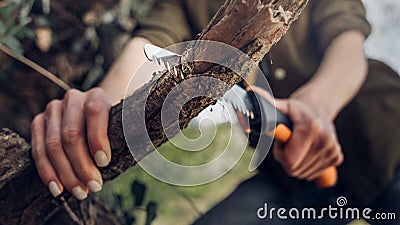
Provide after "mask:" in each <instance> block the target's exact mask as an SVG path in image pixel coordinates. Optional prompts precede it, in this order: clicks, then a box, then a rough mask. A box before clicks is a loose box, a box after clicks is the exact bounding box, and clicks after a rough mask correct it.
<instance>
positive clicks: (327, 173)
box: [249, 91, 338, 188]
mask: <svg viewBox="0 0 400 225" xmlns="http://www.w3.org/2000/svg"><path fill="white" fill-rule="evenodd" d="M249 95H250V96H251V95H253V100H254V99H255V98H254V96H255V95H257V94H256V93H255V92H252V91H249ZM257 101H261V102H260V104H259V106H258V107H259V110H260V111H263V113H264V116H268V115H273V111H275V110H276V125H275V129H274V130H272V131H269V132H267V133H268V135H269V136H271V137H273V138H274V139H275V140H277V141H279V142H281V143H286V142H288V141H289V139H290V137H291V136H292V129H293V124H292V121H291V120H290V118H289V117H288V116H287V115H285V114H283V113H282V112H281V111H280V110H279V109H276V108H275V107H274V106H273V105H272V104H271V103H269V102H268V101H267V100H266V99H264V98H263V97H261V96H259V95H257ZM253 102H254V101H253ZM271 113H272V114H271ZM337 179H338V173H337V170H336V167H335V166H331V167H329V168H327V169H325V170H324V171H323V172H322V174H321V176H319V177H318V178H317V179H316V180H315V182H316V184H317V186H318V187H319V188H329V187H332V186H334V185H335V184H336V182H337Z"/></svg>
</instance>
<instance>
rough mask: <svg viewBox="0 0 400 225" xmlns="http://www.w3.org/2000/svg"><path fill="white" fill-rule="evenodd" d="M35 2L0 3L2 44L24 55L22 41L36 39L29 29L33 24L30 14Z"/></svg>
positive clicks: (8, 0) (15, 0) (0, 41)
mask: <svg viewBox="0 0 400 225" xmlns="http://www.w3.org/2000/svg"><path fill="white" fill-rule="evenodd" d="M34 1H35V0H4V1H0V43H2V44H4V45H5V46H7V47H9V48H10V49H12V50H14V51H15V52H16V53H18V54H23V48H22V44H21V39H23V38H32V39H33V38H35V34H34V32H33V31H32V30H31V29H29V28H28V27H27V25H28V24H29V23H30V22H31V18H30V17H29V13H30V11H31V9H32V6H33V3H34Z"/></svg>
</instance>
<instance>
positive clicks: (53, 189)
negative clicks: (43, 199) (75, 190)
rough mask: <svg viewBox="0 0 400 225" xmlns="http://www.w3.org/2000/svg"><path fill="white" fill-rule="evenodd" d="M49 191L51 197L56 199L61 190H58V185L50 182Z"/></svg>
mask: <svg viewBox="0 0 400 225" xmlns="http://www.w3.org/2000/svg"><path fill="white" fill-rule="evenodd" d="M49 190H50V193H51V195H53V197H57V196H59V195H60V194H61V190H60V188H58V185H57V183H56V182H55V181H51V182H50V183H49Z"/></svg>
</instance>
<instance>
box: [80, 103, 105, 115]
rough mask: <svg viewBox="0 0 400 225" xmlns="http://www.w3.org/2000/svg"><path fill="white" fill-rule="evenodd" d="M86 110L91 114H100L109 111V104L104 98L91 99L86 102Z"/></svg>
mask: <svg viewBox="0 0 400 225" xmlns="http://www.w3.org/2000/svg"><path fill="white" fill-rule="evenodd" d="M85 111H86V112H87V113H89V114H100V113H102V112H104V111H108V104H107V103H106V102H105V101H102V100H90V101H87V102H86V103H85Z"/></svg>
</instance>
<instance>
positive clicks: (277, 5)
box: [0, 0, 308, 225]
mask: <svg viewBox="0 0 400 225" xmlns="http://www.w3.org/2000/svg"><path fill="white" fill-rule="evenodd" d="M307 2H308V1H307V0H227V1H226V3H225V4H224V5H223V6H222V7H221V9H220V10H219V11H218V12H217V14H216V15H215V17H214V18H213V19H212V21H211V22H210V24H209V25H208V26H207V27H206V28H205V29H204V30H203V31H202V33H201V34H200V35H199V36H198V40H213V41H219V42H223V43H226V44H229V45H231V46H233V47H236V48H238V49H240V50H242V51H243V52H244V53H246V54H247V55H248V56H249V57H250V58H251V59H252V60H253V61H254V62H255V63H258V62H260V61H261V59H262V57H263V56H264V55H265V54H266V53H267V52H268V51H269V50H270V48H271V47H272V46H273V45H274V44H276V43H277V42H278V41H279V40H280V38H281V37H282V36H283V34H284V33H285V32H286V31H287V30H288V28H289V26H290V24H291V23H292V22H293V21H295V20H296V19H297V17H298V16H299V14H300V13H301V11H302V10H303V9H304V7H305V6H306V4H307ZM193 51H197V53H198V54H202V52H204V51H205V49H201V48H200V49H199V48H195V46H194V45H191V46H189V47H188V48H187V49H186V50H185V52H184V54H183V56H184V57H188V58H190V56H191V54H192V53H193ZM243 62H245V63H243ZM233 64H234V65H235V67H237V68H239V71H240V72H243V73H248V72H249V71H250V70H251V69H252V68H251V64H249V63H246V61H243V59H240V58H239V59H236V61H235V62H234V63H233ZM176 69H177V70H178V72H179V73H182V74H183V76H175V75H174V73H172V72H171V71H168V72H166V73H165V74H163V75H162V76H161V77H160V79H157V80H156V79H154V80H152V81H151V82H149V83H147V84H145V85H144V86H143V87H142V88H140V89H139V90H137V91H136V92H135V93H134V94H133V95H132V96H130V97H128V98H127V99H125V100H124V104H125V109H124V110H127V111H128V112H129V113H130V115H131V116H132V117H135V116H136V115H139V114H140V110H143V107H141V106H144V107H145V112H146V114H145V121H146V123H143V126H142V125H138V126H137V127H136V126H135V129H134V130H133V131H131V132H130V133H129V135H128V136H127V140H128V141H132V140H143V137H144V135H146V136H147V135H148V136H149V137H150V139H151V141H148V142H143V141H139V142H137V143H138V144H137V145H135V147H134V149H131V151H134V152H135V155H136V156H138V159H141V158H143V157H144V156H146V155H147V154H149V153H150V152H151V151H152V150H153V149H154V147H158V146H160V145H161V144H163V143H164V142H166V141H167V140H168V138H167V137H166V135H165V133H164V131H163V128H162V126H161V108H162V105H163V102H164V99H165V98H166V96H167V95H168V93H169V92H170V91H171V90H172V89H173V88H174V87H175V86H176V85H177V84H179V83H181V82H182V81H183V80H184V79H189V78H194V77H198V76H204V75H206V76H209V77H213V78H217V79H219V80H221V81H223V82H224V83H226V84H227V85H228V86H233V85H235V84H236V83H238V82H240V81H241V80H242V77H240V76H239V75H238V74H237V73H235V72H233V71H231V70H229V69H226V68H224V67H223V66H220V65H216V64H210V63H183V64H182V65H180V66H177V67H176ZM186 88H192V87H186ZM183 89H185V85H183ZM226 89H227V88H226V87H225V88H223V87H218V86H208V85H199V86H197V90H196V91H202V92H204V93H207V92H208V91H211V90H212V91H213V92H214V93H217V94H218V95H220V96H222V95H223V94H224V92H226V91H227V90H226ZM178 97H179V96H178ZM215 101H216V100H215V99H211V98H208V97H199V98H196V99H194V100H191V101H189V102H187V103H186V104H185V105H184V106H183V107H182V109H181V111H180V118H179V121H178V122H179V125H180V127H181V128H185V127H186V126H187V125H188V123H189V122H190V120H191V119H192V118H194V117H196V116H197V115H198V114H199V113H200V112H201V110H203V109H204V108H206V107H207V106H209V105H210V104H213V103H215ZM133 119H135V118H133ZM164 129H167V130H168V129H169V128H168V127H167V128H164ZM146 130H147V131H148V132H145V131H146ZM169 130H172V132H173V133H174V134H177V133H178V132H179V129H178V130H174V129H173V128H171V129H169ZM109 138H110V143H111V148H112V150H113V151H112V159H111V163H110V165H109V166H108V167H106V168H103V169H101V173H102V175H103V179H104V181H107V180H111V179H113V178H114V177H116V176H118V175H119V174H121V173H122V172H124V171H125V170H126V169H128V168H129V167H131V166H133V165H135V163H136V162H135V160H134V159H133V157H132V155H131V153H130V151H129V149H128V147H127V144H126V141H125V138H124V132H123V128H122V103H120V104H118V105H117V106H115V107H113V108H112V110H111V112H110V122H109ZM0 174H1V175H0V224H7V225H9V224H61V223H62V224H120V221H119V220H118V219H116V218H115V217H114V216H113V215H111V214H110V213H109V212H108V210H107V207H105V206H104V205H103V204H101V203H99V202H97V201H96V200H94V199H93V198H91V197H90V196H89V198H88V199H87V200H85V201H77V200H76V199H75V198H72V197H71V195H70V194H68V193H64V194H63V195H62V196H61V197H59V198H57V199H55V198H53V197H51V195H50V194H49V191H48V190H47V188H46V187H45V186H44V185H43V184H42V182H41V181H40V179H39V177H38V175H37V173H36V170H35V168H34V166H33V164H32V163H31V157H30V146H29V144H27V143H26V142H25V141H24V140H23V139H21V138H20V137H19V136H18V135H16V134H14V133H12V132H11V131H9V130H3V131H2V132H1V133H0Z"/></svg>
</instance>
